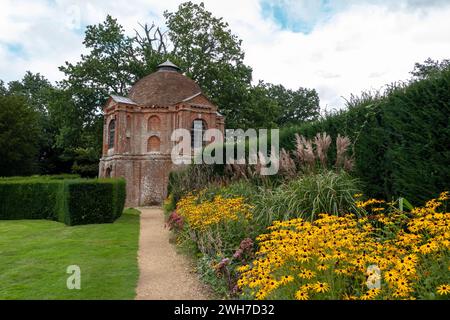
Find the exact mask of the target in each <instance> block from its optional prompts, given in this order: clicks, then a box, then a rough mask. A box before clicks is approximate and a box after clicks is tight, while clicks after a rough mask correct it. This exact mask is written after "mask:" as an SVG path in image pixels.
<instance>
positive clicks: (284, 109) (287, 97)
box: [260, 84, 320, 126]
mask: <svg viewBox="0 0 450 320" xmlns="http://www.w3.org/2000/svg"><path fill="white" fill-rule="evenodd" d="M260 85H261V84H260ZM263 85H264V87H265V89H266V90H267V93H268V96H269V97H270V98H271V99H272V100H273V101H275V102H276V103H277V104H278V107H279V109H280V111H281V113H280V115H279V118H278V119H277V120H276V122H277V124H278V125H279V126H287V125H289V124H298V123H301V122H306V121H312V120H315V119H317V118H318V117H319V112H320V99H319V95H318V93H317V91H316V90H315V89H312V90H310V89H306V88H298V89H297V90H290V89H286V88H285V87H283V86H282V85H273V84H263Z"/></svg>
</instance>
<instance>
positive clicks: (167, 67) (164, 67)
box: [157, 59, 181, 72]
mask: <svg viewBox="0 0 450 320" xmlns="http://www.w3.org/2000/svg"><path fill="white" fill-rule="evenodd" d="M157 68H158V71H172V72H180V71H181V69H180V68H179V67H178V66H177V65H175V64H173V63H172V62H171V61H170V60H169V59H167V60H166V62H164V63H161V64H160V65H158V67H157Z"/></svg>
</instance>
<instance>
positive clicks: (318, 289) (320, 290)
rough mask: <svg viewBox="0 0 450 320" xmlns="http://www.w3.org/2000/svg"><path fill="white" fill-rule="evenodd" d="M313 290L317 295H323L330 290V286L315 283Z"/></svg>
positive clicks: (323, 283)
mask: <svg viewBox="0 0 450 320" xmlns="http://www.w3.org/2000/svg"><path fill="white" fill-rule="evenodd" d="M314 290H315V291H316V292H317V293H324V292H327V291H328V290H330V286H329V285H328V283H326V282H316V283H315V284H314Z"/></svg>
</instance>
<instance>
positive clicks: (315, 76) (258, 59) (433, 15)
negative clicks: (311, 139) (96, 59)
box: [0, 0, 450, 108]
mask: <svg viewBox="0 0 450 320" xmlns="http://www.w3.org/2000/svg"><path fill="white" fill-rule="evenodd" d="M180 2H181V1H177V0H167V1H164V2H163V1H158V0H129V1H126V2H123V1H107V0H100V1H91V2H87V1H73V0H72V1H70V0H54V1H49V0H38V1H25V0H16V1H12V0H4V1H2V3H1V5H0V79H3V80H6V81H10V80H15V79H19V78H21V77H22V76H23V74H24V72H25V71H26V70H31V71H33V72H41V73H42V74H44V75H45V76H47V77H48V78H50V79H51V80H59V79H61V77H62V74H61V73H60V72H59V71H58V66H60V65H62V64H63V63H64V61H66V60H68V61H72V62H73V61H76V60H77V59H78V57H79V55H80V54H81V53H82V52H83V46H82V41H83V34H82V31H83V30H82V29H80V30H78V29H77V28H76V26H77V23H78V22H79V23H80V24H81V25H82V26H85V25H88V24H93V23H99V22H101V21H103V20H104V17H105V16H106V14H108V13H109V14H111V15H113V16H114V17H117V18H118V19H119V22H120V23H121V24H122V25H123V26H124V27H125V28H126V30H127V32H129V33H132V32H133V29H134V28H136V26H137V22H150V23H151V22H152V21H156V22H157V23H162V21H163V19H162V12H163V11H164V10H166V9H167V10H170V11H173V10H175V9H176V7H177V5H178V4H179V3H180ZM196 2H199V1H196ZM205 2H206V7H207V9H209V10H211V11H212V12H213V13H214V14H215V15H216V16H223V17H224V18H225V20H226V21H228V22H229V23H230V26H231V29H232V30H233V32H235V33H237V34H238V35H239V37H240V38H242V39H243V47H244V50H245V52H246V63H247V64H248V65H250V66H252V67H253V69H254V80H255V81H258V80H260V79H261V80H265V81H268V82H273V83H281V84H284V85H285V86H287V87H290V88H296V87H299V86H306V87H311V88H316V89H318V91H319V93H320V96H321V100H322V104H323V106H325V105H328V106H329V107H330V108H331V107H339V106H342V104H343V100H342V99H341V98H340V97H341V96H345V97H348V96H349V95H350V93H359V92H360V91H362V90H364V89H371V88H374V89H378V88H380V87H381V86H383V85H384V84H387V83H390V82H392V81H396V80H402V79H406V78H408V77H409V74H408V73H409V71H411V69H412V67H413V65H414V63H415V62H420V61H423V60H425V59H426V58H428V57H432V58H434V59H444V58H449V57H448V53H449V52H450V38H449V37H448V31H449V30H450V19H448V17H449V16H450V6H444V5H442V3H443V1H439V0H437V1H436V0H435V1H432V2H425V1H422V0H408V1H406V0H404V1H399V2H397V5H395V6H393V5H390V4H389V3H392V2H391V1H382V2H380V1H378V2H377V1H374V0H367V1H366V2H365V4H360V3H361V2H360V1H353V0H352V1H350V5H348V6H346V7H345V8H341V7H339V8H340V9H339V10H337V12H336V13H335V14H334V15H333V16H332V17H331V18H330V19H327V20H320V21H319V23H318V24H317V25H316V26H315V28H314V29H313V30H312V32H311V33H309V34H307V35H305V34H302V33H295V32H292V31H289V30H282V28H281V27H280V26H278V25H277V24H276V23H275V21H274V20H272V19H268V18H264V17H263V15H262V12H261V7H260V2H259V1H257V0H246V1H241V0H229V1H215V0H207V1H205ZM303 2H304V3H306V2H305V1H303ZM289 3H294V1H289V0H287V1H286V5H287V6H288V8H289ZM298 3H299V2H297V4H296V8H297V9H298V8H299V7H298ZM380 3H382V4H380ZM425 3H426V4H427V5H426V6H425ZM432 3H433V4H434V5H431V4H432ZM447 3H448V2H447ZM337 4H338V5H339V1H337ZM305 8H306V9H308V8H309V7H305ZM311 8H312V9H311ZM311 8H309V9H310V10H312V11H314V10H316V9H315V7H311ZM306 9H305V10H306ZM309 9H308V10H309ZM298 11H299V10H297V11H296V10H291V11H290V18H291V19H294V18H295V13H296V12H298ZM302 12H306V11H302ZM301 18H302V16H300V17H299V19H301ZM74 23H75V24H74ZM74 26H75V28H74ZM11 44H15V45H17V48H21V50H22V51H23V52H22V53H23V54H13V53H12V52H11V50H10V49H8V46H7V45H11Z"/></svg>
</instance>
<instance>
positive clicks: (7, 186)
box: [0, 177, 126, 225]
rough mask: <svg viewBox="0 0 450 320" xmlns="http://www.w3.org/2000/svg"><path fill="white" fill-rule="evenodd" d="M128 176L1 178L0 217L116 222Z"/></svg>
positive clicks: (72, 223)
mask: <svg viewBox="0 0 450 320" xmlns="http://www.w3.org/2000/svg"><path fill="white" fill-rule="evenodd" d="M125 192H126V191H125V180H123V179H103V180H96V179H93V180H85V179H75V180H64V179H62V178H59V177H58V178H56V179H53V178H37V177H32V178H30V179H25V178H15V179H1V180H0V200H1V201H0V219H7V220H17V219H50V220H58V221H60V222H64V223H66V224H67V225H78V224H89V223H106V222H113V221H114V220H116V219H117V218H118V217H120V215H121V214H122V211H123V207H124V203H125V197H126V194H125Z"/></svg>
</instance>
